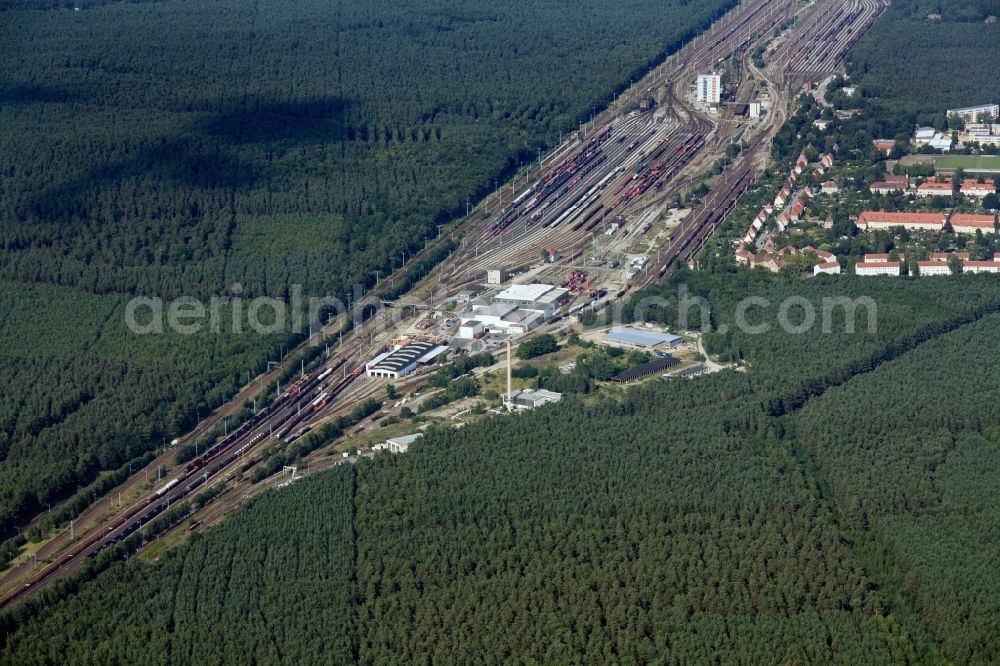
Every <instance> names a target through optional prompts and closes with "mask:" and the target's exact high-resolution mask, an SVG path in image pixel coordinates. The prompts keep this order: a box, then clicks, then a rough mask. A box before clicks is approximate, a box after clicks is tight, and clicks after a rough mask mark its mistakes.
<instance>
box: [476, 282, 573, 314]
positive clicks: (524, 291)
mask: <svg viewBox="0 0 1000 666" xmlns="http://www.w3.org/2000/svg"><path fill="white" fill-rule="evenodd" d="M568 294H569V291H568V290H567V289H560V288H559V287H553V286H552V285H550V284H537V283H536V284H515V285H512V286H510V287H508V288H506V289H504V290H503V291H501V292H500V293H499V294H497V295H496V296H494V297H493V302H494V303H502V304H508V305H516V306H517V307H519V308H524V309H525V310H537V311H538V312H542V313H544V314H545V316H551V315H552V314H554V313H555V311H556V309H557V308H558V307H559V306H560V305H561V304H562V302H563V301H564V300H565V299H566V297H567V295H568Z"/></svg>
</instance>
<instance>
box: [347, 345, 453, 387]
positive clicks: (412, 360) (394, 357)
mask: <svg viewBox="0 0 1000 666" xmlns="http://www.w3.org/2000/svg"><path fill="white" fill-rule="evenodd" d="M446 351H448V348H447V347H446V346H444V345H438V344H435V343H433V342H423V341H417V342H410V343H408V344H406V345H403V346H401V347H396V348H395V349H393V350H392V351H388V352H384V353H382V354H379V355H378V356H376V357H375V358H373V359H372V360H371V361H369V362H368V363H367V364H365V372H366V373H367V374H368V376H369V377H378V378H381V379H399V378H400V377H406V376H407V375H409V374H412V373H413V371H414V370H416V369H417V367H418V366H420V365H425V364H428V363H433V362H434V360H435V359H436V358H437V357H438V356H439V355H440V354H441V353H442V352H446Z"/></svg>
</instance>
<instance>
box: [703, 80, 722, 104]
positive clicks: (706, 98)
mask: <svg viewBox="0 0 1000 666" xmlns="http://www.w3.org/2000/svg"><path fill="white" fill-rule="evenodd" d="M697 86H698V101H699V102H704V103H705V104H718V103H719V101H720V100H721V99H722V77H721V76H719V75H718V74H702V75H700V76H699V77H698V83H697Z"/></svg>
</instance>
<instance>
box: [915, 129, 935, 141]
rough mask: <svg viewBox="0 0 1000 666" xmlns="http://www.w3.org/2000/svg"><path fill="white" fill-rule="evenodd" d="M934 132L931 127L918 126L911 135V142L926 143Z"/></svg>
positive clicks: (932, 136)
mask: <svg viewBox="0 0 1000 666" xmlns="http://www.w3.org/2000/svg"><path fill="white" fill-rule="evenodd" d="M936 133H937V132H935V131H934V128H933V127H920V128H918V129H917V131H916V133H915V134H914V135H913V142H914V143H916V144H917V145H924V144H928V143H930V142H931V139H933V138H934V135H935V134H936Z"/></svg>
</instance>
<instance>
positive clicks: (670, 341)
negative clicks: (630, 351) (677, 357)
mask: <svg viewBox="0 0 1000 666" xmlns="http://www.w3.org/2000/svg"><path fill="white" fill-rule="evenodd" d="M604 340H605V342H610V343H612V344H615V345H621V346H624V347H634V348H636V349H656V348H657V347H669V348H671V349H672V348H674V347H676V346H677V345H679V344H680V343H682V342H684V339H683V338H682V337H680V336H679V335H671V334H669V333H657V332H656V331H643V330H641V329H638V328H632V327H630V326H619V327H618V328H613V329H611V330H610V331H608V332H607V333H605V334H604Z"/></svg>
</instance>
